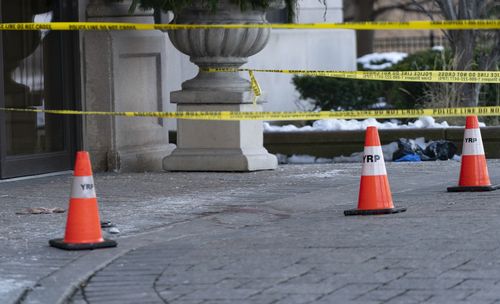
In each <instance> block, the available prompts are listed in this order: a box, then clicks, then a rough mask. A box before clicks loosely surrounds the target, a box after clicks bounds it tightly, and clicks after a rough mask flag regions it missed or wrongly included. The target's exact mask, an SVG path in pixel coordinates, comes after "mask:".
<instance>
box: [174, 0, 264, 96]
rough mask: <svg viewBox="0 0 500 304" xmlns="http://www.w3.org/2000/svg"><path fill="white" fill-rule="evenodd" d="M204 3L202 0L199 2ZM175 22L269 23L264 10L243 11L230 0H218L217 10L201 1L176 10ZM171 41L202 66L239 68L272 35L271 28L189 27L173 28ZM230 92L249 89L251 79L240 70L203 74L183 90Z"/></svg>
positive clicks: (188, 82) (259, 49) (188, 83)
mask: <svg viewBox="0 0 500 304" xmlns="http://www.w3.org/2000/svg"><path fill="white" fill-rule="evenodd" d="M198 2H201V1H198ZM172 23H178V24H245V23H247V24H261V23H267V21H266V18H265V11H264V10H254V9H247V10H243V11H242V10H241V9H240V7H239V6H238V5H236V4H233V3H232V2H231V1H229V0H219V3H218V6H217V9H216V10H215V11H211V10H210V9H209V8H207V7H206V6H202V5H201V4H192V5H191V6H190V7H188V8H186V9H183V10H182V11H180V12H178V13H176V15H175V18H174V20H173V22H172ZM168 36H169V38H170V40H171V41H172V44H173V45H174V46H175V48H177V49H178V50H179V51H181V52H182V53H184V54H186V55H188V56H189V57H190V60H191V61H192V62H193V63H195V64H196V65H198V66H199V67H200V68H239V67H240V66H242V65H243V64H245V63H246V62H247V58H248V57H249V56H252V55H255V54H257V53H258V52H260V51H261V50H262V49H263V48H264V47H265V46H266V44H267V42H268V40H269V36H270V29H268V28H238V29H188V30H171V31H168ZM221 84H223V85H224V87H225V89H227V90H231V91H234V90H236V91H243V90H248V88H249V86H250V85H249V83H248V81H246V80H244V79H242V78H240V77H239V76H238V74H237V73H206V72H203V71H200V73H199V74H198V75H197V76H196V77H195V78H194V79H191V80H188V81H186V82H184V83H183V85H182V88H183V89H189V88H196V89H203V88H206V89H211V88H213V87H218V88H220V85H221Z"/></svg>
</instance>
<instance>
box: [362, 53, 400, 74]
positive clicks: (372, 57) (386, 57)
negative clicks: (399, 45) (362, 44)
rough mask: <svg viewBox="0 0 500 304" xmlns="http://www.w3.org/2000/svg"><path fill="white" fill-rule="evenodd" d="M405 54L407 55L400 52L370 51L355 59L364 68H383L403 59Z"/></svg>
mask: <svg viewBox="0 0 500 304" xmlns="http://www.w3.org/2000/svg"><path fill="white" fill-rule="evenodd" d="M406 56H408V54H407V53H401V52H387V53H372V54H366V55H364V56H362V57H359V58H358V60H357V61H358V63H359V64H362V65H363V68H365V69H368V70H383V69H387V68H389V67H391V66H392V65H393V64H396V63H398V62H400V61H401V60H403V59H405V58H406Z"/></svg>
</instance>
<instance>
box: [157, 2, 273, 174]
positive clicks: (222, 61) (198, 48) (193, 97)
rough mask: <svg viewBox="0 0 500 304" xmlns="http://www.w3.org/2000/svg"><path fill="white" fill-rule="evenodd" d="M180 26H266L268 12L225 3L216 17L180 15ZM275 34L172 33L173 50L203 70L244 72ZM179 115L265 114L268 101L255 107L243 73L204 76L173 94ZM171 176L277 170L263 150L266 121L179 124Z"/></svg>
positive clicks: (194, 11)
mask: <svg viewBox="0 0 500 304" xmlns="http://www.w3.org/2000/svg"><path fill="white" fill-rule="evenodd" d="M174 22H177V23H202V24H203V23H209V24H210V23H263V22H265V16H264V12H262V11H252V10H249V11H245V12H241V11H240V9H239V6H237V5H234V4H232V3H230V1H228V0H220V1H219V6H218V9H217V11H216V12H215V13H213V12H209V11H207V10H206V9H204V8H203V7H201V5H199V4H198V5H196V4H195V5H193V6H192V7H191V8H189V9H185V10H183V11H182V12H181V13H179V14H178V15H177V16H176V18H175V19H174ZM269 32H270V31H269V29H231V30H221V29H208V30H175V31H170V32H169V37H170V40H171V41H172V43H173V45H174V46H175V47H176V48H177V49H178V50H180V51H181V52H182V53H184V54H187V55H189V56H190V60H191V61H192V62H193V63H195V64H196V65H197V66H198V67H200V68H206V67H215V68H217V67H223V68H238V67H240V66H241V65H243V64H244V63H246V62H247V57H248V56H251V55H254V54H256V53H258V52H259V51H260V50H262V49H263V48H264V46H265V45H266V43H267V41H268V39H269ZM170 100H171V102H173V103H176V104H177V110H178V111H262V102H264V101H263V99H262V98H261V99H259V102H258V104H256V105H254V104H253V103H252V101H253V93H252V91H251V87H250V83H249V82H248V81H247V80H245V79H243V78H241V77H240V76H239V74H238V73H207V72H203V71H200V72H199V74H198V75H197V76H196V77H195V78H194V79H191V80H188V81H186V82H184V83H183V84H182V90H181V91H177V92H173V93H171V95H170ZM163 167H164V169H165V170H170V171H254V170H268V169H275V168H276V167H277V160H276V157H275V156H274V155H271V154H269V153H268V152H267V150H266V149H265V148H264V147H263V126H262V122H261V121H201V120H198V121H194V120H178V121H177V148H176V149H175V150H174V152H173V153H172V154H171V155H170V156H168V157H166V158H165V159H164V160H163Z"/></svg>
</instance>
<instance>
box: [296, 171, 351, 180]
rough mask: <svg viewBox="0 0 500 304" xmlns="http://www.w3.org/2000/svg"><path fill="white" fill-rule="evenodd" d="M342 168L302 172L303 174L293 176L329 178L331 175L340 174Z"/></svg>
mask: <svg viewBox="0 0 500 304" xmlns="http://www.w3.org/2000/svg"><path fill="white" fill-rule="evenodd" d="M343 172H344V171H343V170H330V171H326V172H312V173H304V174H296V175H294V176H293V177H296V178H306V179H308V178H331V177H333V176H336V175H339V174H342V173H343Z"/></svg>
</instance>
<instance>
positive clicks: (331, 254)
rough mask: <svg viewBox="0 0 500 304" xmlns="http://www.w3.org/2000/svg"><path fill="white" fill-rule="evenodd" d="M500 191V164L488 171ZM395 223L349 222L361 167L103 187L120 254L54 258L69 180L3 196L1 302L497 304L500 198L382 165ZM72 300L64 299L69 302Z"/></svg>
mask: <svg viewBox="0 0 500 304" xmlns="http://www.w3.org/2000/svg"><path fill="white" fill-rule="evenodd" d="M489 169H490V175H491V178H492V180H493V181H500V162H498V161H490V162H489ZM387 171H388V173H389V180H390V182H391V188H392V191H393V197H394V201H395V204H396V205H397V206H405V207H408V211H407V212H406V213H402V214H396V215H386V216H374V217H345V216H344V215H343V214H342V211H343V210H345V209H349V208H353V207H354V206H355V202H356V200H357V191H358V183H359V176H358V174H359V172H360V166H359V164H328V165H300V166H282V167H279V168H278V169H277V170H276V171H263V172H253V173H245V174H241V173H164V174H157V173H145V174H121V175H118V174H97V175H96V176H95V180H96V186H97V193H98V197H99V202H100V212H101V215H102V218H103V219H106V220H111V221H112V222H113V223H115V224H116V225H117V227H118V228H119V229H120V231H121V234H119V235H118V236H113V237H114V238H117V241H118V243H119V246H118V247H117V248H114V249H106V250H96V251H90V252H67V251H61V250H57V249H53V248H50V247H48V245H47V240H48V239H51V238H55V237H61V236H62V234H63V232H64V225H65V217H66V215H65V214H50V215H16V214H15V212H16V211H19V210H21V209H23V208H25V207H63V208H66V206H67V199H68V193H69V188H70V183H71V176H69V175H66V176H56V177H47V178H42V179H33V180H26V181H17V182H8V183H0V202H1V204H2V207H3V208H1V209H0V219H1V223H2V224H1V225H0V239H1V241H2V244H3V246H2V248H0V300H1V301H0V302H2V303H16V301H18V303H57V302H62V303H64V302H66V303H79V304H80V303H203V304H207V303H495V301H499V300H500V270H499V269H500V268H499V267H498V266H499V262H498V256H499V254H500V242H499V240H500V236H499V235H498V233H497V230H498V229H499V228H500V221H499V220H498V217H499V215H500V213H499V210H500V208H499V203H500V192H498V191H497V192H488V193H462V194H460V193H447V192H445V189H446V187H447V186H450V185H454V184H455V183H456V181H457V178H458V171H459V163H456V162H432V163H388V164H387ZM65 296H68V297H65Z"/></svg>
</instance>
